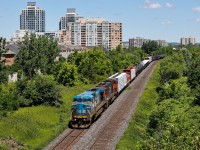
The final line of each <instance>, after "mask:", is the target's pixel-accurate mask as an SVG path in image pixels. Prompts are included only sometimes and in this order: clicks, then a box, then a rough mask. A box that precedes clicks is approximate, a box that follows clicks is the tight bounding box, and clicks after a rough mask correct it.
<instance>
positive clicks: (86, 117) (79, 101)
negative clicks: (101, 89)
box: [71, 95, 93, 128]
mask: <svg viewBox="0 0 200 150" xmlns="http://www.w3.org/2000/svg"><path fill="white" fill-rule="evenodd" d="M92 102H93V98H92V97H91V96H88V95H87V96H82V97H81V96H75V97H74V99H73V104H72V115H71V117H72V120H71V125H72V127H73V128H78V127H86V128H87V127H88V124H90V122H91V120H90V118H91V117H90V112H91V109H92Z"/></svg>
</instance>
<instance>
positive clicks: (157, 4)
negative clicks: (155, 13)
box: [149, 3, 162, 9]
mask: <svg viewBox="0 0 200 150" xmlns="http://www.w3.org/2000/svg"><path fill="white" fill-rule="evenodd" d="M161 7H162V6H161V5H160V4H159V3H152V4H149V8H151V9H159V8H161Z"/></svg>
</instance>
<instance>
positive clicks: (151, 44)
mask: <svg viewBox="0 0 200 150" xmlns="http://www.w3.org/2000/svg"><path fill="white" fill-rule="evenodd" d="M159 48H160V45H158V43H157V42H156V41H151V40H150V41H148V42H145V43H143V45H142V50H144V51H145V53H147V54H152V53H153V52H154V51H158V50H159Z"/></svg>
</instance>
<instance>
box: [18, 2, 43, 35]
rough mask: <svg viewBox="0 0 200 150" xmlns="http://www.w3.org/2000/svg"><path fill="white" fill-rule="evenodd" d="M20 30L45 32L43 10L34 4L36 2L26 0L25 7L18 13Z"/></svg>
mask: <svg viewBox="0 0 200 150" xmlns="http://www.w3.org/2000/svg"><path fill="white" fill-rule="evenodd" d="M20 30H31V31H35V32H45V10H43V9H40V8H39V7H37V6H36V2H28V3H27V8H26V9H22V11H21V14H20Z"/></svg>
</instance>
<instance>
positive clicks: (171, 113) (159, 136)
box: [139, 48, 200, 149]
mask: <svg viewBox="0 0 200 150" xmlns="http://www.w3.org/2000/svg"><path fill="white" fill-rule="evenodd" d="M199 51H200V48H191V49H189V50H187V49H181V50H177V51H176V52H175V53H174V54H173V55H171V56H168V57H166V58H164V59H163V60H161V63H160V86H159V87H157V89H156V90H157V92H158V94H159V98H158V99H157V106H156V109H155V110H154V111H153V112H152V113H151V114H150V116H149V120H148V122H149V123H148V125H147V127H146V133H145V137H144V140H143V141H140V142H139V147H140V149H199V148H200V139H199V137H200V107H199V105H200V88H199V87H200V63H199V62H200V53H199ZM189 52H190V53H189Z"/></svg>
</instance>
